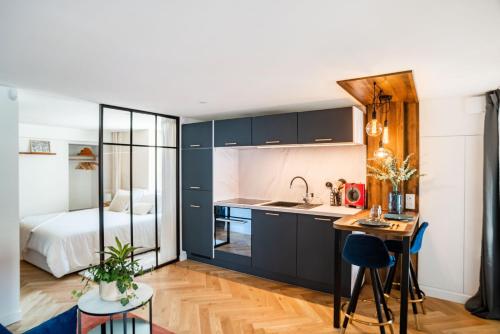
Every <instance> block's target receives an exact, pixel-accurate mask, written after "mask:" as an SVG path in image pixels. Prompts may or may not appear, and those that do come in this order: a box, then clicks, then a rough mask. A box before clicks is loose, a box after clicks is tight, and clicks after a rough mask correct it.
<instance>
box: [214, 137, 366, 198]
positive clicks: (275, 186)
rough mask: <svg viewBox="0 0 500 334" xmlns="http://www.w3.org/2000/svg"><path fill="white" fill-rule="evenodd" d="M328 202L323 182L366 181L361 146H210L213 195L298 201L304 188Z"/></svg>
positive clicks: (217, 196)
mask: <svg viewBox="0 0 500 334" xmlns="http://www.w3.org/2000/svg"><path fill="white" fill-rule="evenodd" d="M294 176H302V177H304V178H305V179H306V180H307V182H308V184H309V192H310V193H311V192H312V193H314V196H315V199H316V201H318V203H324V204H327V203H329V201H330V199H329V198H330V195H329V190H328V188H326V186H325V183H326V182H327V181H331V182H334V181H336V180H337V179H339V178H344V179H346V180H347V182H357V183H365V182H366V147H365V146H321V147H291V148H248V149H227V148H220V149H216V150H214V195H215V196H214V200H223V199H229V198H235V197H243V198H257V199H269V200H286V201H301V199H302V197H303V195H304V194H305V192H306V190H305V189H306V188H305V184H304V182H303V181H302V180H296V181H295V182H294V185H293V187H292V188H291V189H290V180H291V179H292V178H293V177H294Z"/></svg>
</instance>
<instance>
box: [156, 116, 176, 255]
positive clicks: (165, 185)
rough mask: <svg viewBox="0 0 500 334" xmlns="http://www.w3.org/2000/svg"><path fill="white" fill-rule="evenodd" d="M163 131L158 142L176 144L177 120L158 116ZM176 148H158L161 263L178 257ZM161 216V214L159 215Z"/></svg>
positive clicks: (168, 144)
mask: <svg viewBox="0 0 500 334" xmlns="http://www.w3.org/2000/svg"><path fill="white" fill-rule="evenodd" d="M158 121H159V122H161V123H160V129H161V131H160V132H159V133H158V136H162V138H161V139H160V138H158V142H161V143H162V144H163V145H164V146H176V122H175V120H172V119H168V118H161V117H158ZM176 159H177V156H176V150H175V149H173V148H158V174H160V175H158V183H159V184H158V190H159V191H160V193H161V196H158V202H159V203H161V204H160V205H161V207H160V208H158V209H159V211H160V212H161V219H158V221H159V225H160V228H159V231H160V254H159V256H158V262H159V264H162V263H165V262H168V261H171V260H174V259H175V258H176V257H177V247H178V245H177V224H176V217H177V188H176V182H177V162H176ZM159 218H160V216H159Z"/></svg>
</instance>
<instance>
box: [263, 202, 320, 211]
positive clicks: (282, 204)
mask: <svg viewBox="0 0 500 334" xmlns="http://www.w3.org/2000/svg"><path fill="white" fill-rule="evenodd" d="M320 205H321V204H306V203H297V202H283V201H277V202H271V203H266V204H262V206H277V207H282V208H295V209H306V210H307V209H312V208H315V207H318V206H320Z"/></svg>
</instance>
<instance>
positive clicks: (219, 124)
mask: <svg viewBox="0 0 500 334" xmlns="http://www.w3.org/2000/svg"><path fill="white" fill-rule="evenodd" d="M250 145H252V118H251V117H246V118H236V119H225V120H220V121H215V122H214V146H216V147H229V146H250Z"/></svg>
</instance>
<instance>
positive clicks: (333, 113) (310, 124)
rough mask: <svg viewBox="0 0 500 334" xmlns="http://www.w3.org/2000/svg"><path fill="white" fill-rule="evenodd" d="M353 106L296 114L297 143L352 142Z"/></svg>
mask: <svg viewBox="0 0 500 334" xmlns="http://www.w3.org/2000/svg"><path fill="white" fill-rule="evenodd" d="M353 141H354V140H353V108H352V107H347V108H336V109H327V110H316V111H307V112H301V113H299V114H298V142H299V144H321V143H349V142H353Z"/></svg>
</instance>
